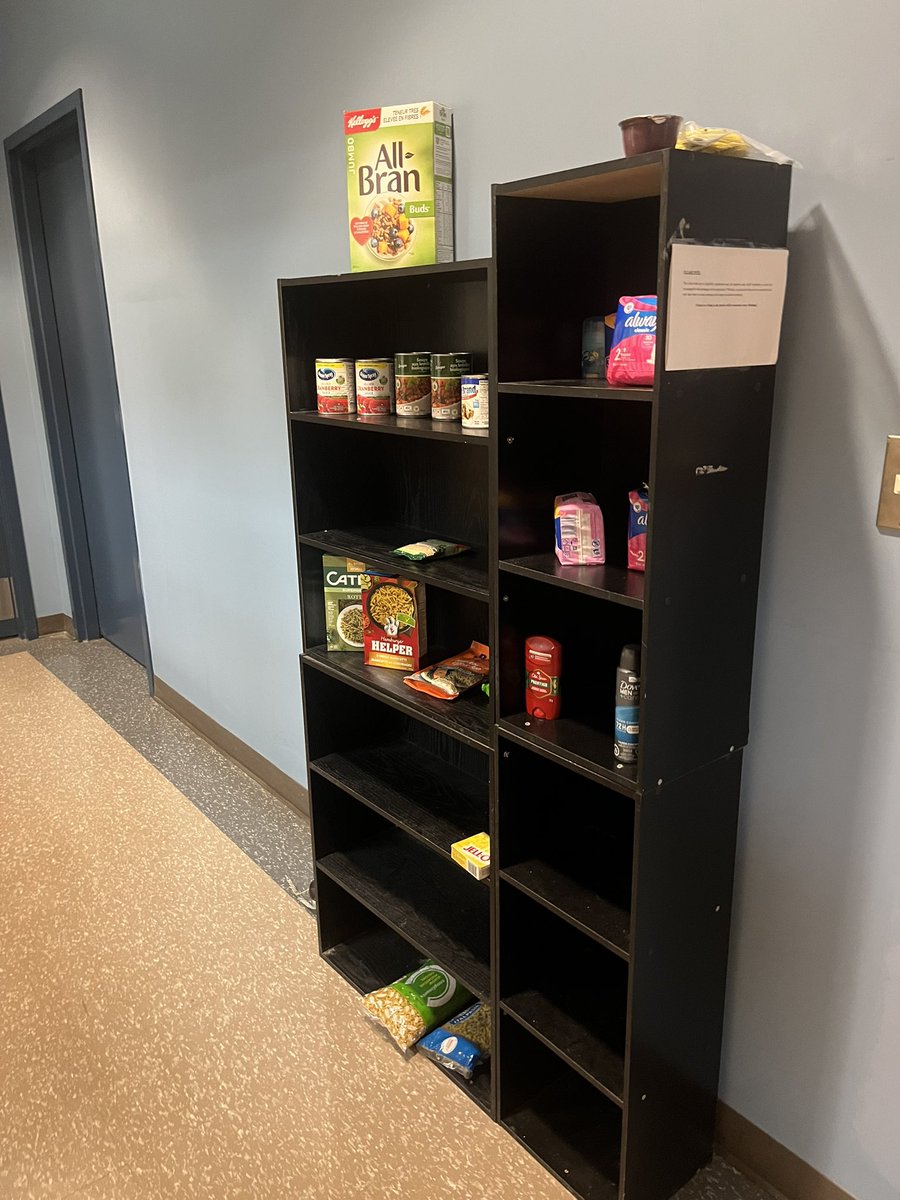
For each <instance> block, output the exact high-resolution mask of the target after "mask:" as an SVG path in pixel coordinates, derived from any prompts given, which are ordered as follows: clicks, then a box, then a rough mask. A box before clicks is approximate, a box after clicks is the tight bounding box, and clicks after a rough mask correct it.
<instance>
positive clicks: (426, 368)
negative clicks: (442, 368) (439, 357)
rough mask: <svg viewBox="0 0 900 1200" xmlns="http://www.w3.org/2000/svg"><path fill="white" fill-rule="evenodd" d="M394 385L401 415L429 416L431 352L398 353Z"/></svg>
mask: <svg viewBox="0 0 900 1200" xmlns="http://www.w3.org/2000/svg"><path fill="white" fill-rule="evenodd" d="M394 385H395V389H396V393H397V415H398V416H399V417H427V416H428V415H429V414H430V412H431V352H430V351H429V350H418V351H413V352H412V353H410V354H396V355H395V356H394Z"/></svg>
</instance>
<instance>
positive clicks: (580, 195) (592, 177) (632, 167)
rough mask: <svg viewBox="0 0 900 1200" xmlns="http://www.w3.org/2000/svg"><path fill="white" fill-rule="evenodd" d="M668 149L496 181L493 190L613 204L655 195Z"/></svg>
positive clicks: (510, 194) (539, 198) (661, 180)
mask: <svg viewBox="0 0 900 1200" xmlns="http://www.w3.org/2000/svg"><path fill="white" fill-rule="evenodd" d="M670 153H675V152H674V151H669V150H654V151H651V152H650V153H649V154H637V155H634V157H632V158H619V159H612V160H611V161H609V162H603V163H593V164H591V165H590V166H586V167H575V168H574V169H573V170H571V171H557V172H555V173H554V174H551V175H537V176H535V177H533V178H531V179H519V180H516V181H515V182H514V183H499V184H495V185H494V194H495V195H496V196H498V197H499V196H521V197H523V198H532V199H537V200H581V201H584V202H586V203H594V204H617V203H618V202H620V201H622V200H640V199H643V198H644V197H646V196H658V195H659V194H660V191H661V189H662V182H663V166H664V164H665V162H666V156H667V155H668V154H670ZM679 153H684V151H681V152H679Z"/></svg>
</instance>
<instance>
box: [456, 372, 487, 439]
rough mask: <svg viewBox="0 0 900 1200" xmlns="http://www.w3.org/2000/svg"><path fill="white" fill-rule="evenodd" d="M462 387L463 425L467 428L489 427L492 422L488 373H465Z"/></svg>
mask: <svg viewBox="0 0 900 1200" xmlns="http://www.w3.org/2000/svg"><path fill="white" fill-rule="evenodd" d="M461 389H462V397H461V405H462V423H463V425H465V427H466V428H467V429H487V427H488V425H489V424H490V420H489V414H490V402H489V393H488V377H487V375H463V377H462V380H461Z"/></svg>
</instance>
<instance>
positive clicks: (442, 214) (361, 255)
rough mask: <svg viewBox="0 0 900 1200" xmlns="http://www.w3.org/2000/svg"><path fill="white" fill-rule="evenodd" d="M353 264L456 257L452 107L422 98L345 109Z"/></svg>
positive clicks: (373, 266)
mask: <svg viewBox="0 0 900 1200" xmlns="http://www.w3.org/2000/svg"><path fill="white" fill-rule="evenodd" d="M344 142H345V145H346V153H347V200H348V204H349V221H350V269H351V271H383V270H389V269H390V268H391V267H419V266H423V265H425V264H428V263H440V262H452V261H453V113H452V112H451V110H450V109H449V108H447V106H446V105H445V104H438V103H437V102H436V101H434V100H425V101H424V102H422V103H420V104H396V105H393V106H392V107H390V108H363V109H358V110H357V111H355V112H345V113H344Z"/></svg>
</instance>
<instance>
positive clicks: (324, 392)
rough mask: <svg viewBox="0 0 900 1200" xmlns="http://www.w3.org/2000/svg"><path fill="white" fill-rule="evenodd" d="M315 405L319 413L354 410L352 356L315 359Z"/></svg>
mask: <svg viewBox="0 0 900 1200" xmlns="http://www.w3.org/2000/svg"><path fill="white" fill-rule="evenodd" d="M316 405H317V407H318V409H319V412H320V413H355V412H356V382H355V371H354V366H353V359H352V358H317V359H316Z"/></svg>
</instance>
